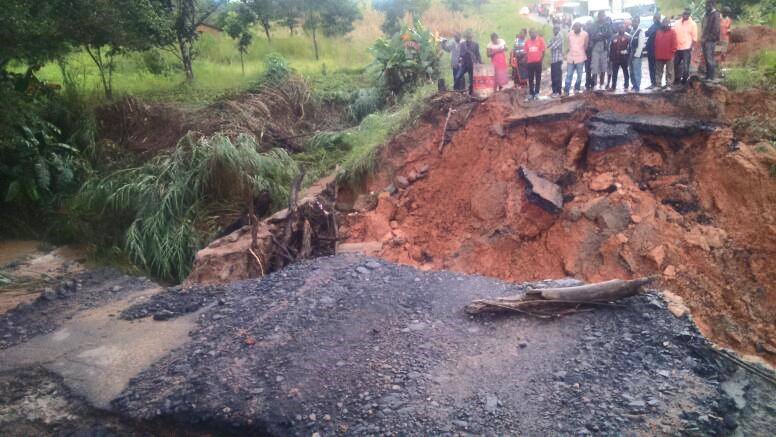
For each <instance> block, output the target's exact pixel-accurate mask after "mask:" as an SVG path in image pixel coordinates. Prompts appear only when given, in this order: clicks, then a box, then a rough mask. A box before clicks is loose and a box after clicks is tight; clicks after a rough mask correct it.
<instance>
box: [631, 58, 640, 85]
mask: <svg viewBox="0 0 776 437" xmlns="http://www.w3.org/2000/svg"><path fill="white" fill-rule="evenodd" d="M641 64H642V58H633V59H631V62H630V79H631V85H633V89H634V90H636V91H638V90H640V89H641Z"/></svg>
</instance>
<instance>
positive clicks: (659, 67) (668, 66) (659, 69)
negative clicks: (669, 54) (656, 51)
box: [655, 60, 674, 86]
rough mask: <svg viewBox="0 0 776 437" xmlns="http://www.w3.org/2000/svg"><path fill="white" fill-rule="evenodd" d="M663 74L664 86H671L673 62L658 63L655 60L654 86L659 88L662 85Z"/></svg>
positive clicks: (672, 81)
mask: <svg viewBox="0 0 776 437" xmlns="http://www.w3.org/2000/svg"><path fill="white" fill-rule="evenodd" d="M663 72H665V73H666V86H669V85H673V83H674V61H673V60H668V61H659V60H655V80H656V81H657V82H655V86H660V84H662V83H663Z"/></svg>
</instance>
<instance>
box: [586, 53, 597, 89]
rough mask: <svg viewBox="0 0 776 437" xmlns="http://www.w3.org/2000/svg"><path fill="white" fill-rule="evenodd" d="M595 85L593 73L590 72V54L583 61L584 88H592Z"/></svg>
mask: <svg viewBox="0 0 776 437" xmlns="http://www.w3.org/2000/svg"><path fill="white" fill-rule="evenodd" d="M594 86H595V81H594V80H593V75H592V74H590V56H588V57H587V60H586V61H585V88H587V89H592V88H593V87H594Z"/></svg>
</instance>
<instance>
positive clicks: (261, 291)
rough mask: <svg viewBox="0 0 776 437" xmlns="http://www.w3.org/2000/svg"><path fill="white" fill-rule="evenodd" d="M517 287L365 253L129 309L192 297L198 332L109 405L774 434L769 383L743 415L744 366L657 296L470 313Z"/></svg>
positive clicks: (240, 425) (355, 419) (333, 422)
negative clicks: (467, 309)
mask: <svg viewBox="0 0 776 437" xmlns="http://www.w3.org/2000/svg"><path fill="white" fill-rule="evenodd" d="M574 283H576V282H575V281H573V280H564V281H561V282H560V283H559V282H553V281H544V282H541V283H534V284H532V285H533V286H534V287H542V286H557V285H571V284H574ZM522 290H524V286H520V285H515V284H507V283H504V282H500V281H497V280H493V279H488V278H483V277H478V276H467V275H459V274H454V273H450V272H444V271H441V272H421V271H418V270H415V269H413V268H410V267H406V266H398V265H394V264H390V263H386V262H383V261H380V260H375V259H372V258H366V257H361V256H357V255H346V256H336V257H324V258H318V259H315V260H311V261H306V262H301V263H297V264H294V265H291V266H289V267H288V268H286V269H284V270H282V271H280V272H276V273H274V274H272V275H269V276H267V277H265V278H263V279H257V280H248V281H242V282H236V283H233V284H230V285H227V286H223V287H201V288H198V287H194V288H191V289H188V290H185V291H184V290H170V291H168V293H165V294H166V295H167V296H166V297H165V296H159V298H158V299H152V300H150V301H148V302H147V303H145V304H141V305H138V306H136V307H133V308H132V309H131V311H128V312H127V313H126V314H147V315H154V317H157V315H160V317H177V316H178V315H180V314H185V313H187V312H190V311H192V310H193V309H192V308H194V307H195V304H196V308H202V307H207V308H206V309H205V311H204V312H203V313H202V314H201V316H200V318H199V321H198V328H197V329H196V330H194V331H193V332H191V337H192V339H191V341H190V342H189V343H188V344H187V345H185V346H184V347H182V348H181V349H179V350H177V351H175V352H173V353H172V354H170V355H169V356H168V357H166V358H164V359H162V360H160V361H159V362H157V363H156V364H155V365H153V366H152V367H151V368H149V369H147V370H146V371H144V372H142V373H141V374H140V375H138V376H137V377H136V378H135V379H133V380H132V381H131V382H130V384H129V386H128V387H127V388H126V390H125V391H124V392H123V393H122V394H121V395H120V396H119V397H118V398H117V399H116V400H114V402H113V404H112V405H113V407H114V408H115V409H116V410H117V411H118V412H120V413H121V414H124V415H127V416H129V417H131V418H133V419H136V420H140V421H148V420H159V419H160V418H168V419H169V418H173V419H174V420H175V421H176V422H179V423H183V424H187V425H190V426H192V427H194V428H207V429H211V430H216V433H269V434H280V435H288V434H306V435H310V434H312V433H316V432H317V433H320V435H327V434H333V433H344V434H374V433H381V434H392V433H396V434H445V433H457V432H470V433H483V432H484V433H489V434H509V433H515V432H519V433H521V434H570V433H574V434H591V433H593V434H611V433H621V432H626V433H627V432H635V433H642V434H652V433H655V432H656V431H657V432H668V433H682V432H686V433H691V434H692V433H696V434H707V435H714V434H727V433H730V432H732V430H734V429H737V430H743V431H749V433H751V434H754V435H757V434H758V433H760V434H761V433H762V430H765V429H774V426H776V423H775V420H774V417H775V416H774V414H773V410H772V408H773V407H772V405H773V404H774V395H773V391H772V390H771V389H772V387H770V386H768V385H767V383H765V382H764V381H763V380H761V379H758V378H755V377H752V376H751V375H748V374H745V375H744V376H743V377H744V378H747V382H746V384H744V383H742V382H736V383H735V384H736V385H735V386H733V387H732V388H730V387H729V388H728V391H730V392H731V393H736V394H738V393H739V391H740V390H744V391H745V394H744V396H747V397H748V398H751V400H750V401H749V402H747V403H746V406H745V409H743V410H738V409H736V402H735V401H734V400H733V399H731V398H730V396H728V395H726V394H725V393H724V392H723V390H721V389H720V383H721V382H722V381H724V380H725V379H727V378H728V376H729V375H730V374H731V372H732V370H734V369H733V368H730V367H728V366H727V364H726V363H724V362H721V361H719V358H718V356H717V355H716V354H714V353H712V352H711V351H710V348H709V346H708V344H707V343H706V341H705V339H703V338H702V337H701V336H700V335H699V334H698V332H697V331H696V330H695V328H694V326H693V325H692V324H691V323H690V322H689V321H688V320H687V319H677V318H675V317H673V316H672V315H671V314H670V313H669V312H668V311H667V310H665V308H664V304H663V302H662V300H661V299H660V298H659V297H657V295H655V294H646V295H642V296H638V297H635V298H631V299H628V300H625V301H623V302H620V303H618V305H617V306H612V307H602V308H596V309H594V310H586V311H580V312H577V313H575V314H572V315H570V316H566V317H564V318H562V319H560V320H549V321H547V320H538V319H533V318H526V317H523V316H521V315H518V314H515V315H506V316H503V315H502V316H483V317H470V316H467V315H466V314H464V313H463V311H462V308H463V306H464V305H465V304H466V303H468V302H469V301H471V300H472V299H475V298H480V297H495V296H502V295H510V294H515V293H519V292H521V291H522ZM143 310H145V313H143V312H142V311H143ZM163 311H166V312H164V313H162V312H163ZM170 313H172V314H170ZM667 371H669V372H670V373H668V374H666V373H665V372H667ZM741 387H743V388H741ZM739 389H740V390H739ZM740 404H741V403H740V402H739V404H738V405H740ZM757 430H760V431H759V432H758V431H757Z"/></svg>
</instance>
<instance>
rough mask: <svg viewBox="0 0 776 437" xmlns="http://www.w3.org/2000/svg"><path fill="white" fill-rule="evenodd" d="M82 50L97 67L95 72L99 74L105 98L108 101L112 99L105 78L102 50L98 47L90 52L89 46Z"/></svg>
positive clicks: (109, 87) (108, 84)
mask: <svg viewBox="0 0 776 437" xmlns="http://www.w3.org/2000/svg"><path fill="white" fill-rule="evenodd" d="M84 49H85V50H86V53H88V54H89V57H90V58H92V61H94V64H95V65H96V66H97V71H98V72H99V73H100V82H102V89H103V91H104V92H105V98H106V99H108V100H110V99H112V98H113V93H112V91H111V86H110V83H109V81H108V78H107V77H106V76H105V63H104V62H103V59H102V49H101V48H100V47H96V48H95V49H94V50H92V49H91V48H90V47H89V46H84Z"/></svg>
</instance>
